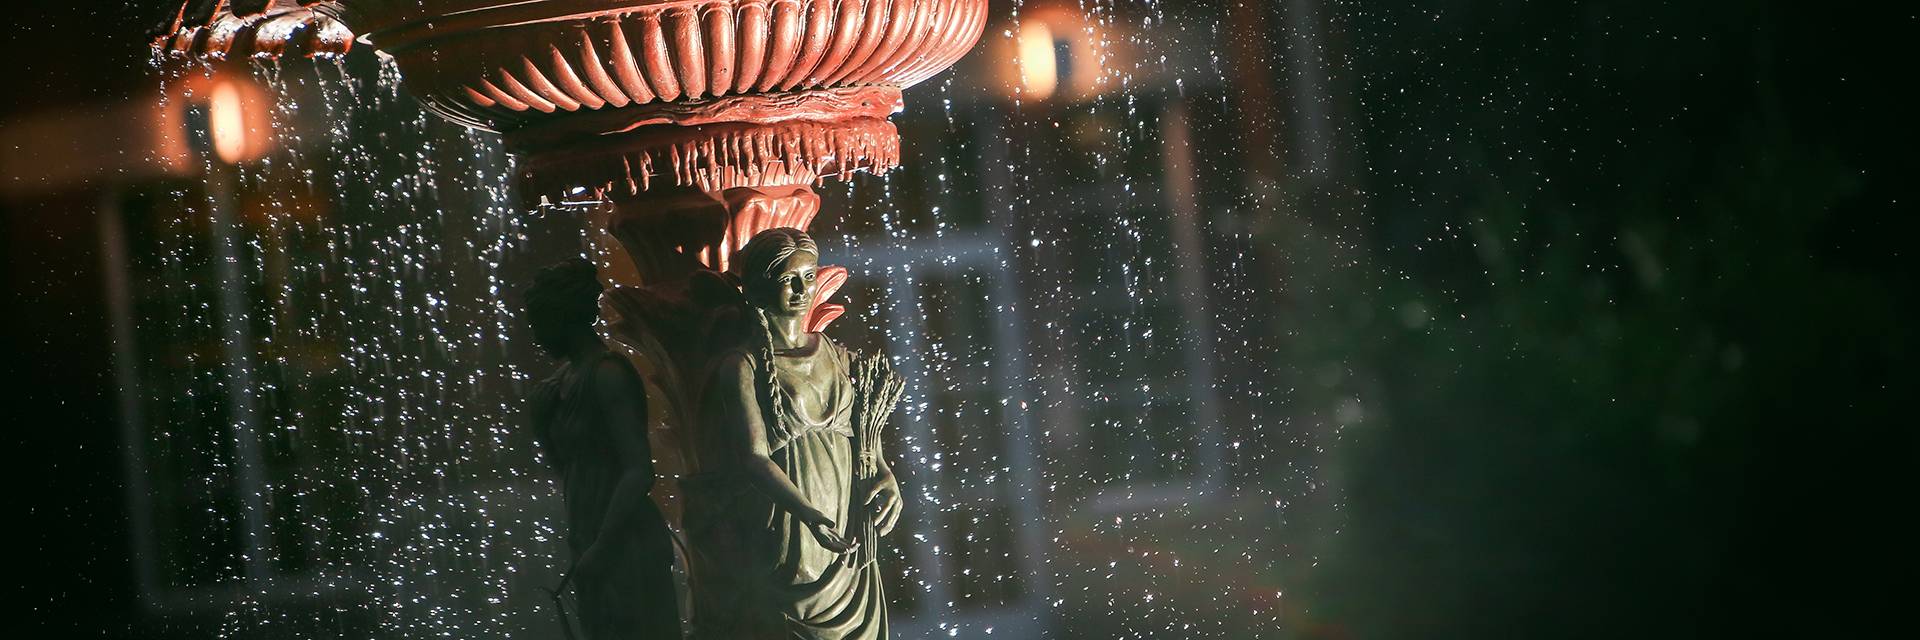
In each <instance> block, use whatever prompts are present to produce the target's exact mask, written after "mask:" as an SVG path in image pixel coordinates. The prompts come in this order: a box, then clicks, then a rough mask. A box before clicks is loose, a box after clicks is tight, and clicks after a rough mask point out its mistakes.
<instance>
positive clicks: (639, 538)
mask: <svg viewBox="0 0 1920 640" xmlns="http://www.w3.org/2000/svg"><path fill="white" fill-rule="evenodd" d="M602 357H603V358H606V359H610V360H612V361H615V362H617V363H618V364H619V366H623V367H624V366H631V365H628V364H627V362H626V361H625V360H624V359H621V358H620V357H619V356H616V355H613V354H606V355H604V356H602ZM593 370H594V367H593V366H591V365H588V366H584V367H576V366H574V365H571V364H569V365H567V366H563V367H561V369H560V370H559V371H557V372H555V373H554V374H553V375H552V376H551V377H549V378H547V379H546V380H543V381H541V382H540V383H539V384H538V385H536V386H535V387H534V389H533V394H532V397H531V402H530V405H531V407H530V409H531V412H532V420H533V424H534V427H535V430H536V432H537V433H538V434H539V437H540V439H541V441H542V443H543V444H544V445H545V446H546V449H547V454H548V458H549V459H550V461H551V462H552V463H553V465H554V467H555V468H556V469H557V470H558V471H559V472H560V477H561V482H562V484H561V492H562V493H563V494H564V495H565V496H566V504H567V545H568V547H570V548H571V549H572V551H573V555H574V557H576V558H577V557H579V555H580V554H581V553H584V552H586V550H587V548H588V547H590V546H592V545H593V543H594V542H595V540H596V538H598V536H599V535H600V528H601V524H602V522H604V520H605V517H606V514H607V509H608V507H609V506H610V505H609V503H610V502H611V500H612V498H613V492H614V488H615V487H616V486H618V485H619V483H620V476H621V474H622V473H624V472H625V471H626V466H627V464H634V465H638V466H640V467H641V469H642V472H643V473H645V474H646V476H647V480H648V481H649V483H651V481H652V479H653V461H652V458H651V453H650V451H648V450H646V449H642V451H640V457H641V459H640V460H636V461H622V460H621V459H620V453H619V449H618V448H617V447H616V446H615V445H614V441H613V434H611V433H609V432H608V431H607V430H608V429H633V430H634V436H635V439H636V440H637V441H638V443H639V444H640V445H641V446H642V447H645V446H646V445H647V433H646V427H647V426H646V425H645V424H632V425H616V424H608V421H607V420H606V419H605V418H604V417H603V416H602V415H601V410H600V405H599V404H598V403H596V402H595V401H594V397H593V376H592V373H593ZM634 379H636V380H638V379H639V378H638V376H635V378H634ZM633 392H634V393H636V394H642V393H645V389H641V388H635V389H634V390H633ZM643 413H644V412H643ZM637 508H638V509H639V511H638V512H637V513H635V514H633V516H632V518H631V520H630V522H629V526H628V527H627V528H626V530H625V531H624V532H623V533H622V534H621V538H620V539H619V540H616V541H611V542H612V543H613V545H614V546H611V547H608V548H607V549H606V550H604V551H603V553H605V552H610V553H611V555H610V556H608V558H607V559H608V560H609V561H610V563H611V566H610V567H608V568H607V570H606V571H604V572H601V573H600V575H599V576H598V577H597V578H592V579H588V578H583V577H581V576H575V581H574V583H573V584H574V588H575V593H576V595H577V597H578V600H577V602H579V608H580V611H579V619H580V627H581V630H582V631H583V632H585V634H586V637H587V638H588V639H589V640H607V639H610V638H633V639H636V640H637V639H641V638H645V639H649V640H651V639H656V638H679V637H680V610H679V605H678V599H677V597H676V595H675V591H674V580H673V539H672V538H671V535H672V534H671V533H669V531H668V530H667V522H666V519H665V518H663V517H661V515H660V510H659V509H658V508H657V507H656V506H654V504H653V501H651V500H647V501H646V503H645V504H642V505H638V507H637Z"/></svg>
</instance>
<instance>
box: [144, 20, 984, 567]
mask: <svg viewBox="0 0 1920 640" xmlns="http://www.w3.org/2000/svg"><path fill="white" fill-rule="evenodd" d="M986 19H987V2H986V0H323V1H322V0H189V1H188V2H186V3H185V5H184V6H181V7H180V8H179V10H178V11H174V12H171V13H170V14H169V15H167V16H166V17H165V19H164V20H163V21H162V23H161V24H159V25H157V26H156V28H155V29H154V33H153V35H154V37H155V46H156V47H157V48H160V49H163V50H166V51H170V52H174V53H177V54H180V55H183V56H191V57H199V58H210V59H222V58H241V57H256V58H259V57H264V58H278V57H287V56H327V55H338V54H343V53H345V52H346V51H347V50H348V49H349V48H350V47H352V46H355V45H356V44H364V45H366V46H371V47H373V48H374V49H375V50H376V51H377V52H378V53H379V54H380V55H383V56H387V57H389V58H391V60H392V61H393V62H394V64H395V65H396V66H397V67H398V69H399V71H400V74H401V76H402V78H403V79H404V83H405V86H406V88H407V90H408V91H409V92H410V93H411V94H413V95H414V96H416V97H417V98H418V99H419V100H421V101H422V102H423V103H424V104H425V105H426V106H427V108H428V109H430V110H431V111H433V112H434V113H437V114H439V115H441V116H444V117H445V118H447V119H449V120H452V121H454V122H457V123H460V124H462V125H464V126H467V127H471V128H474V129H481V130H486V131H493V132H498V133H500V134H501V136H502V137H503V139H504V141H505V143H506V146H507V148H508V150H509V151H510V152H511V153H513V154H514V155H515V156H516V158H517V162H518V164H517V166H518V167H519V173H518V179H519V181H520V185H519V186H520V190H519V192H520V194H521V196H522V198H523V199H524V200H525V201H526V202H527V204H528V205H530V206H531V205H533V204H536V203H544V204H548V205H556V206H566V207H576V208H579V209H581V210H582V212H583V215H584V217H585V219H586V220H588V221H589V224H590V225H591V226H590V228H589V233H590V235H592V236H594V237H596V238H597V239H598V242H599V243H600V244H601V245H602V246H601V247H600V253H601V255H600V258H601V260H598V261H597V262H598V263H599V265H600V269H601V278H602V280H604V281H606V282H608V283H610V284H613V285H615V286H614V288H613V289H611V290H610V291H609V292H608V293H607V295H606V296H605V297H604V298H603V300H602V313H603V317H604V320H605V326H606V327H607V329H608V333H609V334H610V335H611V337H612V338H613V339H614V341H615V342H616V343H618V344H619V345H621V346H623V347H624V348H625V349H626V351H627V355H628V356H629V358H631V359H632V360H633V361H634V364H635V366H636V368H638V369H639V370H640V371H642V372H643V373H644V374H645V375H646V377H647V379H648V380H649V382H651V383H652V384H651V385H650V387H651V392H650V393H649V395H650V396H652V397H653V399H654V400H655V402H654V403H653V404H654V405H655V406H657V407H661V408H663V409H664V413H665V415H666V421H665V423H666V427H665V428H664V429H660V430H656V431H655V432H654V433H653V434H652V436H653V437H652V439H653V440H654V442H655V446H654V452H655V457H657V458H659V459H660V462H661V467H662V471H665V472H667V474H669V475H680V476H696V475H698V474H700V473H702V472H703V471H704V470H707V469H708V468H709V466H710V464H711V463H712V459H713V458H714V456H717V455H719V454H717V453H715V452H713V451H709V450H706V447H705V446H704V445H701V444H699V443H700V442H702V441H704V440H710V439H711V438H703V437H702V435H701V434H699V433H696V432H694V430H695V429H696V427H694V426H692V425H694V424H695V423H696V421H695V420H694V417H695V414H696V411H697V409H696V407H695V404H696V402H697V401H698V398H697V397H695V396H696V395H697V393H698V392H697V391H696V389H695V387H696V386H698V385H697V383H696V381H697V380H699V379H700V377H701V376H704V375H705V372H706V371H708V369H709V368H710V366H711V364H712V362H713V361H714V360H715V358H717V357H718V356H719V355H720V347H719V345H720V344H721V343H722V342H723V340H721V339H720V338H718V337H717V336H718V335H719V333H720V332H721V331H723V330H737V328H738V327H731V328H726V327H724V325H725V324H726V322H725V321H724V318H723V317H724V316H725V307H726V306H727V301H728V300H729V295H728V292H727V291H726V288H727V284H726V281H725V280H724V279H723V278H721V277H718V276H717V274H718V273H724V272H726V271H727V270H728V269H727V268H728V260H729V258H730V257H731V256H732V255H733V254H734V253H735V252H736V251H737V250H738V249H740V248H741V247H743V246H744V245H745V244H746V243H747V241H748V240H749V239H750V238H753V237H754V236H755V235H756V234H759V233H760V232H762V231H765V230H767V229H772V228H779V227H793V228H797V229H801V230H805V229H806V228H807V227H808V226H809V224H810V223H811V222H812V220H813V219H814V217H815V216H816V214H818V213H819V209H820V198H819V197H818V196H817V195H816V194H815V193H814V186H815V185H817V184H819V183H821V182H823V181H824V180H826V179H828V178H830V177H832V178H839V179H848V178H850V177H851V176H852V175H854V174H856V173H862V172H865V173H872V174H882V173H885V172H886V171H887V170H889V169H891V168H892V167H894V166H895V165H896V164H897V163H898V162H899V159H900V141H899V135H898V132H897V131H896V130H895V128H894V125H893V124H892V123H891V122H889V121H888V116H889V115H891V114H892V113H895V112H897V111H898V110H899V109H900V108H901V91H902V89H904V88H906V87H910V86H912V85H914V84H916V83H918V82H921V81H923V80H926V79H927V78H929V77H931V76H933V75H935V74H937V73H939V72H941V71H942V70H944V69H946V68H947V67H949V66H951V65H952V64H953V63H954V62H956V61H957V60H959V59H960V57H961V56H962V55H963V54H965V53H966V52H967V51H968V50H969V49H971V48H972V47H973V45H974V43H975V42H976V41H977V40H978V39H979V37H980V33H981V30H982V28H983V27H984V26H985V23H986ZM846 277H847V271H846V269H844V268H840V267H824V266H823V267H822V268H821V269H820V270H819V291H818V294H817V295H816V296H815V298H814V301H813V306H812V307H811V308H810V309H808V310H807V313H806V314H805V323H804V324H805V328H806V330H807V331H818V330H819V329H821V328H823V327H825V326H826V325H827V324H828V323H829V322H831V321H833V319H834V318H836V317H838V316H839V315H840V314H841V313H843V312H844V308H843V307H842V306H841V305H838V304H834V303H831V302H825V301H826V300H827V299H828V298H829V297H831V296H832V295H833V293H834V292H835V291H836V290H837V289H839V287H840V285H841V284H843V283H844V282H845V280H846ZM737 297H738V294H737V293H736V294H733V295H732V297H731V298H732V299H734V300H737ZM677 506H678V505H674V504H672V503H671V502H669V505H668V507H669V508H668V512H669V514H670V515H669V517H670V518H673V519H677V511H678V509H677V508H676V507H677ZM695 545H696V546H697V545H698V542H697V541H695ZM695 555H699V554H698V553H697V550H696V554H695ZM695 574H696V577H697V575H698V574H699V571H698V570H697V568H696V571H695Z"/></svg>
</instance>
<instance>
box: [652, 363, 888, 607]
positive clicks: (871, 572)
mask: <svg viewBox="0 0 1920 640" xmlns="http://www.w3.org/2000/svg"><path fill="white" fill-rule="evenodd" d="M814 335H816V336H819V339H818V341H817V342H816V344H817V346H816V348H814V349H812V350H811V351H809V352H806V353H804V354H798V355H784V354H783V355H777V356H775V357H774V359H775V367H774V377H775V379H776V380H775V383H776V384H775V385H774V386H775V388H774V389H772V390H771V392H772V393H782V394H788V397H792V394H795V393H806V394H809V395H810V396H813V397H816V398H819V399H820V400H821V402H820V405H819V406H818V407H816V409H818V414H816V415H796V414H795V413H794V412H793V411H791V410H785V408H786V407H792V406H794V403H792V402H782V403H773V402H770V401H769V400H770V398H769V397H768V393H767V392H768V389H766V387H767V386H768V385H767V384H766V383H765V382H764V381H760V380H756V388H757V389H759V390H760V391H761V393H758V394H756V395H757V396H758V397H759V398H760V401H761V406H758V407H738V406H737V405H738V404H739V403H738V401H732V402H728V401H727V400H725V398H726V397H727V394H726V392H725V391H722V390H716V391H714V392H712V393H710V394H709V396H708V403H707V408H708V412H707V415H708V416H711V418H712V419H733V420H737V419H740V417H739V416H740V414H739V411H742V410H751V411H760V412H762V413H761V415H764V416H767V417H768V418H772V417H773V416H774V415H775V414H774V412H775V411H783V415H781V416H780V417H781V419H779V420H772V419H768V420H765V421H764V423H765V424H766V425H767V426H766V429H767V433H766V436H767V444H768V446H769V448H770V449H771V453H770V454H769V457H770V458H771V459H772V460H773V462H774V464H776V465H778V466H779V467H780V470H781V471H782V472H785V473H786V474H787V477H788V478H789V479H791V480H792V481H793V485H794V486H795V487H796V488H798V489H799V490H800V493H801V494H802V495H804V496H806V499H807V502H809V503H811V504H812V505H813V506H814V507H816V508H818V509H820V510H821V511H824V512H826V514H827V515H828V516H829V517H831V518H833V521H834V522H835V523H837V524H838V525H840V528H841V531H842V532H843V533H844V532H846V531H848V530H850V528H851V526H852V523H855V522H856V521H857V520H858V519H860V518H865V517H867V512H866V511H865V510H858V511H856V510H855V509H854V506H853V502H852V500H853V497H854V495H853V492H854V491H855V490H856V487H855V486H854V461H855V459H856V458H855V454H854V451H853V439H852V438H853V424H852V418H853V411H854V390H853V384H852V376H851V371H850V367H849V364H850V362H851V360H852V358H851V357H850V354H848V353H847V351H846V349H845V348H843V347H841V346H840V345H839V344H837V343H835V342H833V341H832V340H830V339H828V338H827V337H826V336H824V335H819V334H814ZM744 355H745V357H747V359H748V362H750V363H751V364H752V365H753V367H752V368H753V370H754V371H761V370H762V369H761V363H760V362H758V359H759V356H758V355H757V354H752V353H746V354H744ZM807 358H812V359H815V360H814V362H815V365H816V366H824V367H826V368H827V369H828V370H830V371H831V372H833V374H832V375H830V376H826V377H827V380H826V381H824V382H822V383H821V384H820V385H818V386H816V385H815V384H814V383H810V382H808V381H807V380H806V379H805V378H804V377H802V376H800V375H796V374H792V373H790V372H789V371H788V370H787V365H788V364H789V363H791V362H794V361H797V360H800V359H807ZM735 393H736V395H737V392H735ZM730 405H731V406H730ZM775 407H780V409H776V408H775ZM708 424H717V423H712V422H709V423H708ZM716 430H724V429H716ZM735 446H738V445H737V443H736V445H735ZM687 486H688V502H687V518H688V534H689V538H690V540H691V541H692V542H693V544H694V545H695V547H696V551H695V554H696V560H695V582H696V587H695V588H696V590H697V593H696V595H695V598H694V608H695V611H694V624H695V636H696V637H699V638H715V639H718V638H743V639H748V640H774V639H779V640H788V639H793V638H800V639H805V640H840V639H848V640H874V639H880V638H885V637H887V605H886V596H885V594H884V592H883V590H882V587H881V579H880V569H879V565H878V564H877V563H873V562H868V563H865V564H860V563H858V562H857V559H858V558H860V554H846V555H841V554H837V553H834V552H832V551H828V550H827V549H826V548H824V547H822V546H820V542H819V541H818V540H817V539H815V538H814V536H813V532H812V531H811V530H810V528H809V527H808V526H806V524H805V523H802V522H801V521H800V520H799V519H798V518H795V517H794V516H793V515H792V514H791V513H788V512H787V511H786V510H785V509H783V508H780V507H778V506H776V505H775V504H774V503H773V501H772V499H771V498H768V497H767V496H766V495H765V494H763V493H761V492H760V491H759V490H758V489H755V488H753V487H750V486H747V485H746V484H745V482H744V480H743V478H742V476H741V475H740V474H739V473H738V472H728V471H720V472H717V473H708V474H702V476H700V477H697V478H694V479H690V482H688V483H687ZM866 544H872V541H867V542H866Z"/></svg>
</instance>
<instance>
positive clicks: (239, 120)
mask: <svg viewBox="0 0 1920 640" xmlns="http://www.w3.org/2000/svg"><path fill="white" fill-rule="evenodd" d="M245 104H246V101H245V100H244V99H242V98H241V96H240V90H239V89H238V88H236V87H234V86H233V83H232V82H229V81H222V82H221V83H219V84H217V85H214V87H213V95H212V96H211V97H210V98H209V99H208V100H207V109H208V114H207V129H208V133H209V134H210V135H211V136H212V137H213V152H214V153H215V154H217V155H219V156H220V159H221V160H225V161H227V162H239V161H240V160H241V159H243V158H245V157H246V155H247V151H248V148H247V119H246V107H245Z"/></svg>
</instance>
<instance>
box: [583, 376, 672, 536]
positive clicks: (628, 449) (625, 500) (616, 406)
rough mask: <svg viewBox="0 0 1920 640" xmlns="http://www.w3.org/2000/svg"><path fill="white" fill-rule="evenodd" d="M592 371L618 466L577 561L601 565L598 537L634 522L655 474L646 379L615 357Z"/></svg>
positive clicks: (595, 395) (595, 399) (595, 397)
mask: <svg viewBox="0 0 1920 640" xmlns="http://www.w3.org/2000/svg"><path fill="white" fill-rule="evenodd" d="M590 375H592V376H593V381H592V389H593V402H594V403H595V405H596V406H597V407H598V408H599V409H600V416H601V418H602V419H603V420H605V421H606V424H604V425H602V426H604V427H605V428H606V429H607V432H608V435H609V436H610V437H611V440H612V441H613V447H614V453H615V454H616V455H618V456H619V458H620V467H621V469H622V471H621V473H620V480H619V483H618V484H616V485H614V488H613V496H612V497H611V498H610V499H608V501H607V513H606V515H605V517H603V518H602V519H601V522H600V532H599V535H598V536H595V537H594V543H593V545H592V546H591V547H588V549H587V552H586V553H584V554H582V555H581V557H580V564H581V566H582V567H587V570H588V571H592V570H594V569H596V568H599V564H600V555H601V554H604V553H608V552H607V551H604V550H602V549H603V548H604V547H603V545H602V543H601V541H603V540H614V539H618V536H619V535H620V533H621V532H622V531H624V530H626V529H627V528H628V527H630V526H632V522H633V517H634V514H636V513H639V512H640V511H641V506H642V505H644V504H646V503H647V501H648V500H652V498H651V497H649V496H648V495H647V494H648V492H650V491H652V490H653V480H654V477H653V456H652V448H651V447H649V446H648V445H647V441H646V437H647V401H646V386H645V383H643V382H641V380H640V376H639V375H638V374H636V373H634V371H633V369H632V368H631V367H628V366H627V365H626V364H625V363H623V362H619V361H615V360H601V361H600V363H599V364H598V365H595V367H594V369H593V372H592V373H591V374H590Z"/></svg>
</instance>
